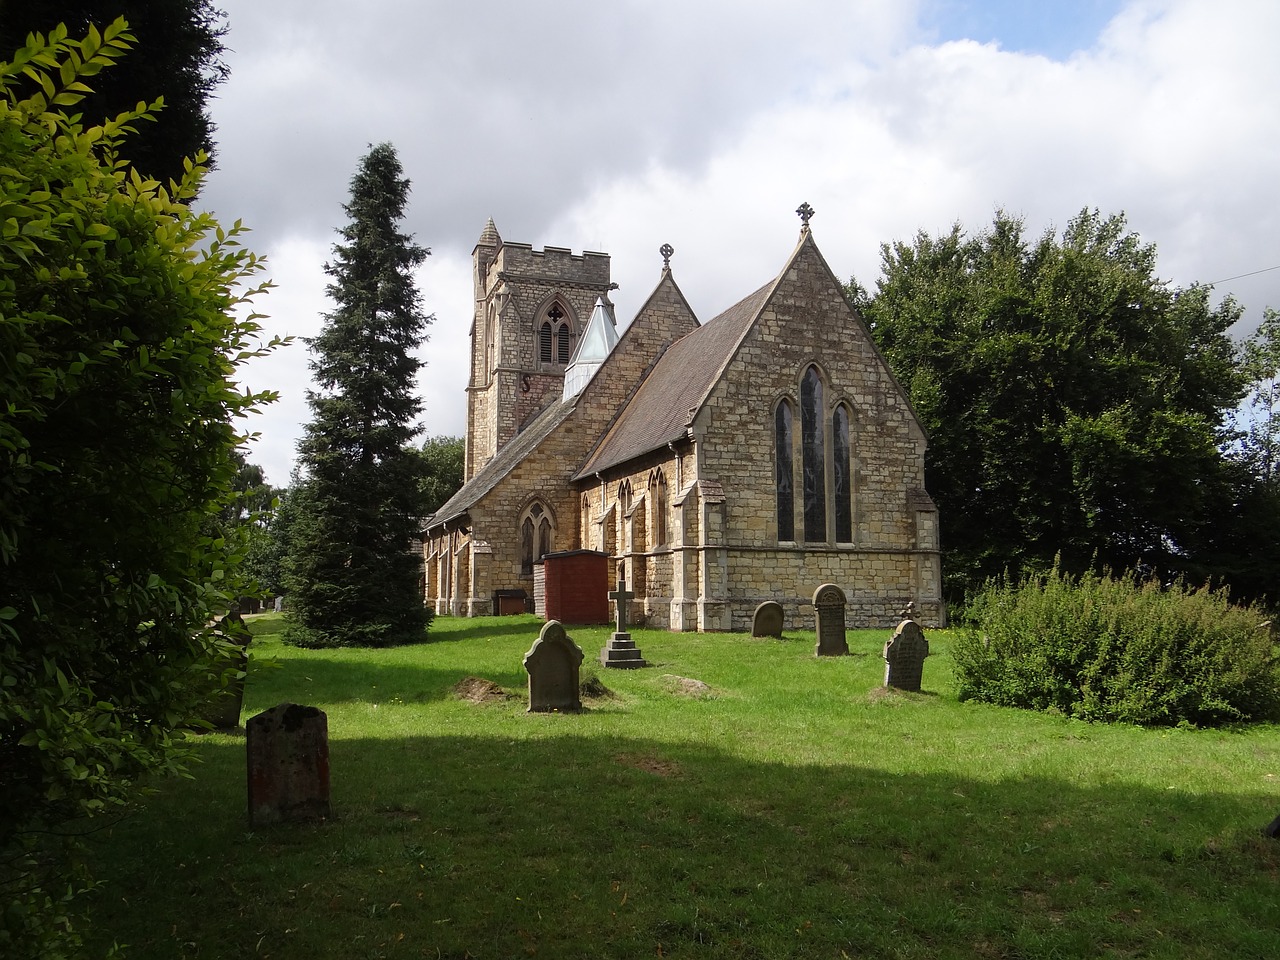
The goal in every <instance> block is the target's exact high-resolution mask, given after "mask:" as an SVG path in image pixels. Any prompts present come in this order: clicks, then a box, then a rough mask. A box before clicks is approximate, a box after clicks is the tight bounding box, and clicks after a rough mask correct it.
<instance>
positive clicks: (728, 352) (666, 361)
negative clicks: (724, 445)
mask: <svg viewBox="0 0 1280 960" xmlns="http://www.w3.org/2000/svg"><path fill="white" fill-rule="evenodd" d="M776 283H777V281H776V280H770V281H769V282H768V283H767V284H765V285H764V286H763V287H761V288H760V289H759V290H757V291H756V292H755V293H753V294H751V296H749V297H747V298H746V299H744V300H740V301H739V302H738V303H736V304H734V305H733V306H732V307H730V308H729V309H728V310H726V311H725V312H724V313H722V314H720V315H719V316H717V317H716V318H715V319H713V320H710V321H708V322H707V323H705V324H703V325H702V326H700V327H698V329H696V330H694V331H692V332H690V333H688V334H686V335H685V336H683V337H681V338H680V339H679V340H677V341H676V342H675V343H673V344H671V346H670V347H668V348H667V351H666V352H665V353H664V354H663V355H662V357H661V358H660V359H659V360H658V362H657V363H656V364H655V365H654V368H653V371H652V372H651V373H650V374H649V376H648V377H647V378H645V381H644V383H642V384H641V385H640V389H638V390H637V391H636V393H635V396H634V397H632V398H631V401H630V403H628V404H627V407H626V409H625V410H624V411H623V413H622V415H621V416H620V417H619V418H618V420H617V422H616V423H615V424H614V426H613V429H612V430H610V431H609V433H608V434H607V435H606V436H605V438H604V440H603V441H602V442H601V444H600V446H599V447H597V448H596V451H595V453H593V454H592V455H591V457H590V458H589V459H588V461H587V463H586V466H584V467H583V468H582V470H580V471H579V473H578V475H577V477H575V478H574V479H581V478H583V477H589V476H591V475H593V474H596V473H599V472H601V471H603V470H607V469H609V468H610V467H614V466H617V465H618V464H620V463H624V462H626V461H627V460H630V459H632V458H633V457H638V456H640V455H641V454H644V453H648V452H649V451H651V450H657V449H659V448H661V447H664V446H666V445H667V444H668V443H672V442H674V441H675V440H678V439H680V438H681V437H683V436H684V435H685V430H686V429H687V428H688V425H689V422H690V420H691V419H692V412H696V411H697V410H698V408H700V407H701V406H702V404H703V402H704V401H705V400H706V398H707V395H708V394H709V393H710V392H711V388H712V387H714V386H715V384H716V381H717V380H719V379H720V374H721V372H722V371H723V370H724V368H725V365H726V364H728V362H729V360H730V358H731V357H732V356H733V354H734V351H735V350H737V348H738V344H739V343H741V342H742V338H743V337H744V336H745V335H746V333H747V331H748V330H749V329H750V327H751V324H752V323H753V322H754V321H755V319H756V317H757V316H758V315H759V314H760V311H761V309H763V307H764V304H765V302H766V301H767V300H768V299H769V294H770V293H772V292H773V288H774V286H775V284H776Z"/></svg>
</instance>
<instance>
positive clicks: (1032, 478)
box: [851, 210, 1244, 600]
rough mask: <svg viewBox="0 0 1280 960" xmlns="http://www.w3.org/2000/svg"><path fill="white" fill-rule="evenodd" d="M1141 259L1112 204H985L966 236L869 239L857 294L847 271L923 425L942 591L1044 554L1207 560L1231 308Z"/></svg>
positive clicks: (1138, 244)
mask: <svg viewBox="0 0 1280 960" xmlns="http://www.w3.org/2000/svg"><path fill="white" fill-rule="evenodd" d="M1155 265H1156V250H1155V247H1154V246H1153V245H1151V244H1148V243H1144V242H1143V241H1142V240H1141V238H1140V237H1139V236H1138V235H1136V234H1134V233H1132V232H1130V231H1129V229H1128V227H1127V225H1126V221H1125V218H1124V217H1123V216H1122V215H1115V216H1108V217H1104V216H1101V215H1100V214H1099V213H1098V212H1097V211H1090V210H1085V211H1083V212H1082V213H1081V214H1080V215H1079V216H1077V217H1076V218H1074V219H1073V220H1072V221H1071V222H1070V223H1069V224H1068V225H1067V227H1066V229H1065V230H1063V231H1062V233H1061V235H1056V234H1055V233H1053V232H1046V233H1045V234H1044V235H1043V236H1041V237H1040V238H1039V239H1038V240H1035V241H1029V240H1028V239H1027V238H1026V236H1025V231H1024V227H1023V224H1022V222H1021V221H1020V220H1018V219H1017V218H1014V217H1011V216H1009V215H1007V214H1004V213H999V214H997V216H996V217H995V220H994V222H993V224H992V226H991V227H990V228H989V229H988V230H986V231H983V232H981V233H979V234H977V235H974V236H969V235H967V234H966V233H965V231H964V230H963V229H962V228H961V227H960V226H959V225H956V226H955V227H953V228H952V229H951V231H950V232H949V233H947V234H944V235H942V236H939V237H936V238H935V237H929V236H926V235H925V234H923V233H921V234H919V235H918V236H917V237H916V238H915V240H914V242H912V243H909V244H908V243H895V244H892V245H885V246H884V247H883V249H882V275H881V277H880V278H879V280H878V281H877V285H876V292H875V295H874V296H868V295H867V294H866V292H865V291H864V290H862V288H860V287H859V286H858V285H857V283H856V281H855V282H854V284H853V285H852V288H851V292H852V294H853V295H854V296H855V298H858V299H860V300H861V301H862V302H861V307H862V310H863V312H864V315H865V316H866V317H867V319H868V320H869V321H870V322H871V323H872V324H873V325H874V335H875V337H876V339H877V341H878V343H879V344H880V346H881V349H882V350H883V351H884V353H885V355H886V357H887V358H888V360H889V363H890V365H891V366H892V368H893V370H894V371H895V373H896V374H897V376H898V378H899V379H900V380H901V382H902V383H903V384H904V386H905V387H906V388H907V390H908V391H909V392H910V395H911V399H912V402H913V403H914V405H915V408H916V411H917V413H918V414H919V415H920V416H921V418H922V420H923V421H924V423H925V426H926V429H927V430H928V432H929V449H928V454H927V457H926V466H925V470H926V485H927V486H928V488H929V491H930V493H931V494H932V495H933V497H934V499H935V500H936V501H937V503H938V507H939V510H940V514H941V522H942V536H943V545H944V549H945V551H946V554H945V557H944V566H945V570H946V577H947V586H948V593H949V595H950V597H951V599H953V600H955V599H958V598H959V597H961V596H962V595H963V594H964V592H965V591H966V590H967V589H970V588H972V587H973V586H976V585H979V584H980V583H981V582H982V581H983V580H984V579H985V578H987V577H990V576H996V575H1000V574H1002V573H1004V572H1005V571H1006V570H1007V571H1009V572H1011V573H1013V574H1015V575H1017V574H1018V573H1019V572H1020V571H1021V570H1022V568H1024V567H1027V566H1029V565H1030V566H1042V567H1047V566H1048V565H1049V564H1050V563H1051V562H1052V561H1053V558H1054V556H1055V554H1061V556H1062V564H1063V568H1064V569H1067V570H1072V571H1079V570H1082V569H1084V568H1086V567H1088V566H1089V565H1090V564H1092V563H1098V564H1102V565H1110V566H1112V567H1114V568H1116V569H1122V568H1127V567H1129V566H1133V565H1137V564H1147V565H1150V566H1151V567H1153V568H1155V569H1158V570H1160V571H1162V572H1166V573H1171V572H1182V571H1187V572H1189V573H1190V574H1191V575H1192V576H1198V575H1200V574H1203V573H1204V572H1205V571H1203V570H1201V569H1198V568H1197V559H1196V555H1197V553H1198V552H1200V551H1202V550H1204V549H1206V544H1207V541H1208V539H1209V537H1210V530H1209V528H1210V527H1211V526H1212V525H1213V523H1214V522H1215V518H1216V516H1217V515H1218V513H1219V511H1220V510H1221V509H1222V508H1223V501H1222V495H1223V494H1222V491H1223V479H1224V478H1223V475H1222V466H1223V460H1222V457H1221V454H1220V446H1221V444H1222V443H1223V441H1224V438H1225V423H1226V417H1227V414H1228V413H1229V411H1231V410H1232V409H1233V408H1234V407H1235V405H1236V403H1237V402H1238V401H1239V399H1240V398H1241V396H1242V394H1243V391H1244V382H1243V380H1242V376H1241V373H1240V370H1239V368H1238V366H1237V364H1236V361H1235V353H1234V348H1233V345H1232V342H1231V340H1230V338H1229V337H1228V334H1227V330H1228V328H1229V327H1230V326H1231V324H1232V323H1233V322H1234V321H1235V320H1236V319H1237V318H1238V317H1239V314H1240V312H1239V309H1238V307H1237V306H1236V304H1235V303H1234V302H1233V301H1231V300H1230V299H1229V298H1228V299H1227V300H1225V301H1224V302H1223V303H1221V304H1220V305H1219V306H1217V307H1214V306H1212V305H1211V303H1210V300H1209V290H1208V289H1207V288H1205V287H1200V286H1192V287H1189V288H1184V289H1176V288H1173V287H1171V286H1170V285H1169V284H1168V283H1166V282H1165V281H1163V280H1161V279H1160V278H1159V277H1157V276H1156V274H1155Z"/></svg>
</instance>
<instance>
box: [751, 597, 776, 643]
mask: <svg viewBox="0 0 1280 960" xmlns="http://www.w3.org/2000/svg"><path fill="white" fill-rule="evenodd" d="M751 635H752V636H753V637H777V638H778V639H779V640H781V639H782V604H780V603H779V602H778V601H777V600H766V601H765V602H764V603H762V604H760V605H759V606H758V607H756V612H755V614H754V615H753V616H752V618H751Z"/></svg>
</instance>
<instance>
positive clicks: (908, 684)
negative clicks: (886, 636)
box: [884, 620, 929, 693]
mask: <svg viewBox="0 0 1280 960" xmlns="http://www.w3.org/2000/svg"><path fill="white" fill-rule="evenodd" d="M928 655H929V641H928V640H926V639H925V636H924V631H923V630H921V629H920V624H918V623H916V622H915V621H914V620H903V621H902V622H901V623H900V624H898V628H897V629H896V630H894V631H893V637H892V638H890V640H889V642H888V643H886V644H885V645H884V662H885V667H884V685H885V686H886V687H896V688H897V689H899V690H911V691H914V692H916V693H918V692H919V691H920V678H921V676H922V674H923V673H924V658H925V657H927V656H928Z"/></svg>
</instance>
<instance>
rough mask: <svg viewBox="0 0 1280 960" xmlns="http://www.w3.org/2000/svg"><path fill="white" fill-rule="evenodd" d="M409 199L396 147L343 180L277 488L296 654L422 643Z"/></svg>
mask: <svg viewBox="0 0 1280 960" xmlns="http://www.w3.org/2000/svg"><path fill="white" fill-rule="evenodd" d="M408 196H409V181H408V180H407V179H406V178H405V177H404V175H403V172H402V170H401V167H400V161H399V159H398V157H397V156H396V152H395V148H394V147H392V146H391V144H389V143H383V144H380V145H378V146H376V147H373V148H372V149H371V150H370V152H369V153H368V154H367V155H366V156H365V157H364V158H363V159H362V160H361V162H360V167H359V170H358V171H357V172H356V175H355V176H354V177H353V178H352V180H351V199H350V200H349V201H348V202H347V204H346V205H345V207H344V209H345V211H346V213H347V216H348V217H350V218H351V219H350V223H348V224H347V226H345V227H343V228H342V230H341V231H340V233H341V235H342V239H343V242H341V243H338V244H335V245H334V248H333V250H334V259H333V261H332V262H331V263H329V264H327V265H326V267H325V269H326V271H327V272H328V274H329V276H330V277H332V278H333V282H332V283H331V284H330V285H329V287H328V293H329V297H330V298H331V299H332V300H333V303H334V309H333V310H332V311H331V312H330V313H328V314H327V315H326V316H325V324H324V328H323V330H322V331H321V333H320V335H319V336H318V337H315V338H314V339H313V340H311V341H310V344H311V349H312V352H313V354H314V358H313V359H312V361H311V369H312V372H313V373H314V375H315V379H316V383H317V385H318V387H319V389H317V390H315V391H312V392H310V393H309V394H308V403H309V404H310V406H311V412H312V419H311V422H310V423H308V424H307V426H306V431H305V435H304V436H303V439H302V441H301V442H300V443H299V445H298V452H299V455H300V462H301V465H302V467H303V472H302V474H301V475H300V477H299V479H298V481H297V482H295V483H294V484H293V485H292V489H291V490H290V499H291V508H292V510H293V520H292V523H291V526H290V537H289V539H290V556H289V561H288V565H287V569H288V574H287V579H286V586H287V591H288V594H289V602H290V609H291V611H292V616H293V618H294V626H293V628H292V629H291V631H290V633H289V636H290V637H291V639H292V640H293V641H294V642H296V643H300V644H305V645H309V646H346V645H357V646H388V645H392V644H401V643H410V642H413V641H416V640H422V639H424V635H425V629H426V625H427V623H428V622H429V619H430V617H429V613H428V611H427V609H426V608H425V606H424V605H423V601H422V593H421V590H420V588H419V580H418V577H419V570H420V567H421V559H420V557H418V556H415V555H414V553H413V552H411V546H412V544H413V543H414V541H415V540H416V539H417V536H418V531H419V525H420V522H421V519H422V512H423V511H422V498H421V494H420V488H419V484H420V481H421V476H422V464H423V458H422V457H421V456H420V455H419V454H418V452H417V451H415V450H413V449H412V448H411V447H408V446H407V444H408V443H409V441H410V440H412V439H413V437H415V436H416V435H417V434H418V433H419V432H420V429H419V427H418V424H417V418H418V415H419V413H420V411H421V408H422V403H421V400H420V399H419V398H418V396H417V393H416V392H415V391H416V376H417V373H418V370H419V368H420V367H421V366H422V364H421V361H420V360H419V359H418V358H417V357H416V356H415V355H414V351H415V350H416V349H417V347H418V346H419V344H421V343H422V341H423V340H424V339H425V337H426V327H427V324H428V323H429V322H430V320H431V318H430V317H428V316H427V315H425V314H424V313H423V311H422V308H421V296H420V294H419V293H418V290H417V287H416V286H415V283H414V278H413V270H414V268H415V267H417V266H418V265H419V264H421V263H422V261H423V259H424V258H425V257H426V256H427V255H428V253H429V251H428V250H426V249H425V248H423V247H420V246H418V245H417V244H415V243H414V242H413V238H412V236H410V235H408V234H405V233H402V232H401V231H400V228H399V224H400V221H401V220H402V219H403V218H404V211H405V204H406V202H407V200H408Z"/></svg>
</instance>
